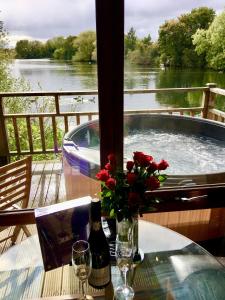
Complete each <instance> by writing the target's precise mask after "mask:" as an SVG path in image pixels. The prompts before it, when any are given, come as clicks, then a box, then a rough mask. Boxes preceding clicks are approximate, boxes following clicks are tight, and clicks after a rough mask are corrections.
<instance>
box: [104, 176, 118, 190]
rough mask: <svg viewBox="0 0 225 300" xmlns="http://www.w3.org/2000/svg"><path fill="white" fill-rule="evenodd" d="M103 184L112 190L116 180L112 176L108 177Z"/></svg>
mask: <svg viewBox="0 0 225 300" xmlns="http://www.w3.org/2000/svg"><path fill="white" fill-rule="evenodd" d="M105 185H106V186H107V187H108V188H109V189H110V190H114V189H115V186H116V180H115V179H114V178H109V179H108V180H107V181H106V183H105Z"/></svg>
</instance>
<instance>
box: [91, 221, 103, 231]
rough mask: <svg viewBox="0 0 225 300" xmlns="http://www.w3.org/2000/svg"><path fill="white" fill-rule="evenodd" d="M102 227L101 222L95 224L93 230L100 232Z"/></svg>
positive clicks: (92, 226)
mask: <svg viewBox="0 0 225 300" xmlns="http://www.w3.org/2000/svg"><path fill="white" fill-rule="evenodd" d="M101 226H102V224H101V222H93V223H92V225H91V228H92V229H93V230H94V231H99V230H100V229H101Z"/></svg>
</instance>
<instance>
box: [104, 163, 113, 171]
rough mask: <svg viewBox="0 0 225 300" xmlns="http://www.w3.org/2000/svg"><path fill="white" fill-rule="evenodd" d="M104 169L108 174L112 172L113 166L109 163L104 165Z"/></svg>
mask: <svg viewBox="0 0 225 300" xmlns="http://www.w3.org/2000/svg"><path fill="white" fill-rule="evenodd" d="M105 169H106V170H108V171H109V172H112V171H113V166H112V165H111V164H110V163H107V164H106V165H105Z"/></svg>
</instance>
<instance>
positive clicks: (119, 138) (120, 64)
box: [95, 0, 124, 170]
mask: <svg viewBox="0 0 225 300" xmlns="http://www.w3.org/2000/svg"><path fill="white" fill-rule="evenodd" d="M95 2H96V41H97V62H98V100H99V123H100V156H101V159H100V160H101V167H103V166H104V165H105V163H106V162H107V155H108V154H109V153H114V154H115V155H116V160H117V168H118V169H119V170H122V169H123V69H124V0H107V1H105V0H96V1H95Z"/></svg>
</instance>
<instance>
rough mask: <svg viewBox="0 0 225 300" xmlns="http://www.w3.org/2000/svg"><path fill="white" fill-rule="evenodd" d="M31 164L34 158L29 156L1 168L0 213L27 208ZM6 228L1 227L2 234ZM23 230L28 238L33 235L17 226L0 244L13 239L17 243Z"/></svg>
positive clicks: (23, 226)
mask: <svg viewBox="0 0 225 300" xmlns="http://www.w3.org/2000/svg"><path fill="white" fill-rule="evenodd" d="M31 164H32V157H31V156H28V157H27V158H24V159H21V160H18V161H16V162H13V163H10V164H8V165H5V166H3V167H0V211H1V210H16V209H21V208H27V205H28V201H29V195H30V186H31ZM6 228H8V227H5V226H4V227H0V232H1V231H3V230H5V229H6ZM21 228H22V229H23V231H24V233H25V234H26V236H30V235H31V234H30V232H29V230H28V228H27V227H26V225H17V226H15V228H14V230H13V232H12V234H7V236H6V237H4V238H2V239H0V242H3V241H5V240H7V239H10V238H11V241H12V243H15V242H16V239H17V237H18V234H19V232H20V229H21Z"/></svg>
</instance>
